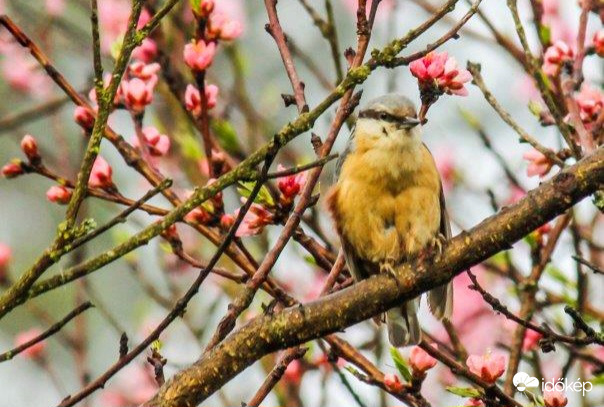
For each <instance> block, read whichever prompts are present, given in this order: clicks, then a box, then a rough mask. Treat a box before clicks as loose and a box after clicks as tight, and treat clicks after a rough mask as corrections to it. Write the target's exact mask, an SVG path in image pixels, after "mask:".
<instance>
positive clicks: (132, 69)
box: [128, 61, 161, 81]
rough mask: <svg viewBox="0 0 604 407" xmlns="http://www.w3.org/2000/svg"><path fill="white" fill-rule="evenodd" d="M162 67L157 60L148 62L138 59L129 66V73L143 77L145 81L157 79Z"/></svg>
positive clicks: (136, 76)
mask: <svg viewBox="0 0 604 407" xmlns="http://www.w3.org/2000/svg"><path fill="white" fill-rule="evenodd" d="M160 69H161V66H160V65H159V64H158V63H157V62H153V63H151V64H146V63H144V62H142V61H136V62H133V63H131V64H130V65H129V66H128V73H129V74H130V76H133V77H135V78H139V79H142V80H144V81H148V80H154V81H157V73H158V72H159V70H160Z"/></svg>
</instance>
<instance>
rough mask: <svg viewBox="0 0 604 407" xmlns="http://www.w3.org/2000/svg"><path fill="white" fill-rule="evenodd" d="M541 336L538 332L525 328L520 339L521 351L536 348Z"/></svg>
mask: <svg viewBox="0 0 604 407" xmlns="http://www.w3.org/2000/svg"><path fill="white" fill-rule="evenodd" d="M542 337H543V335H541V334H540V333H539V332H537V331H533V330H532V329H527V330H526V332H525V333H524V340H523V341H522V351H523V352H529V351H533V350H535V349H537V346H539V340H540V339H541V338H542Z"/></svg>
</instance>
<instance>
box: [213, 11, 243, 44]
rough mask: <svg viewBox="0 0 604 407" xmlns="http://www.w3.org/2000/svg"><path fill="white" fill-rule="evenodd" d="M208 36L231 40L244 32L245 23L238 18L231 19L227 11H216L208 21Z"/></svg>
mask: <svg viewBox="0 0 604 407" xmlns="http://www.w3.org/2000/svg"><path fill="white" fill-rule="evenodd" d="M207 32H208V37H209V38H218V39H221V40H224V41H231V40H234V39H236V38H238V37H239V36H240V35H241V33H242V32H243V25H241V23H240V22H239V21H237V20H234V19H231V18H230V17H229V16H227V15H226V14H225V13H217V12H214V13H212V14H211V15H210V19H209V21H208V28H207Z"/></svg>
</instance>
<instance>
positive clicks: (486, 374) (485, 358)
mask: <svg viewBox="0 0 604 407" xmlns="http://www.w3.org/2000/svg"><path fill="white" fill-rule="evenodd" d="M506 364H507V358H506V356H505V355H501V354H495V355H494V354H492V353H491V352H487V353H485V354H484V355H482V356H478V355H470V357H468V360H467V361H466V365H468V368H469V369H470V371H471V372H472V373H474V374H475V375H478V376H480V377H481V378H482V380H484V381H486V382H489V383H495V380H497V378H499V377H500V376H501V375H502V374H503V372H505V366H506Z"/></svg>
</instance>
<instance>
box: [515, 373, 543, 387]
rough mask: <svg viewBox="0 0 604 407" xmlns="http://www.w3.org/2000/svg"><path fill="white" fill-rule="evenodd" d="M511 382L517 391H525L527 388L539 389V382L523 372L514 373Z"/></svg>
mask: <svg viewBox="0 0 604 407" xmlns="http://www.w3.org/2000/svg"><path fill="white" fill-rule="evenodd" d="M513 382H514V386H516V388H517V389H518V390H519V391H525V390H526V389H527V388H528V387H539V380H537V378H536V377H531V376H530V375H529V374H528V373H524V372H518V373H516V374H515V375H514V379H513Z"/></svg>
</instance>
